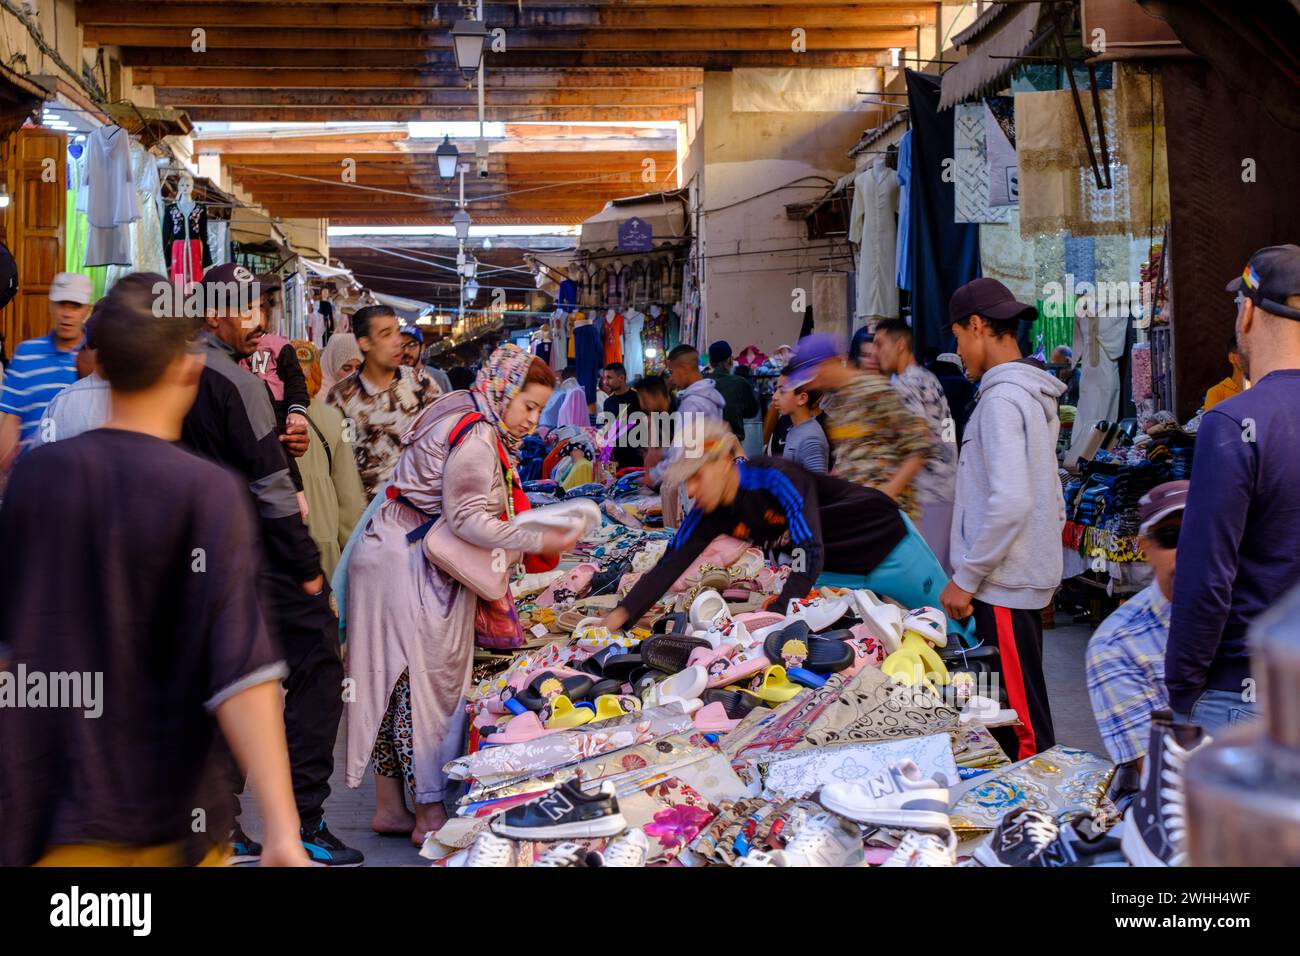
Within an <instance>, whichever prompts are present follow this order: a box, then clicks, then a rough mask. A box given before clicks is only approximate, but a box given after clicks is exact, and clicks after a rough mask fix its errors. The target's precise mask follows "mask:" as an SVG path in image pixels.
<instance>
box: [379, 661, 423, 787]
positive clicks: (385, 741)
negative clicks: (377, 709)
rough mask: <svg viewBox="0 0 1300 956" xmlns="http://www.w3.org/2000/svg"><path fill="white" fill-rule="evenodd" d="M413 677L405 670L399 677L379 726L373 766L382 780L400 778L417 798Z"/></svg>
mask: <svg viewBox="0 0 1300 956" xmlns="http://www.w3.org/2000/svg"><path fill="white" fill-rule="evenodd" d="M414 736H415V732H414V731H413V730H412V729H411V678H410V676H409V674H408V673H407V672H406V671H402V676H401V677H399V678H398V680H397V684H396V685H395V686H394V687H393V693H392V695H391V696H390V697H389V698H388V710H387V711H385V712H384V719H383V721H382V722H381V723H380V724H379V736H377V737H376V738H375V749H374V751H373V753H372V754H371V758H370V765H371V767H372V768H373V769H374V771H375V773H376V774H378V775H379V776H381V777H401V778H402V779H403V780H404V781H405V783H406V790H407V792H408V793H410V794H411V795H412V796H414V795H415V748H414V747H413V746H412V745H411V741H412V739H413V738H414Z"/></svg>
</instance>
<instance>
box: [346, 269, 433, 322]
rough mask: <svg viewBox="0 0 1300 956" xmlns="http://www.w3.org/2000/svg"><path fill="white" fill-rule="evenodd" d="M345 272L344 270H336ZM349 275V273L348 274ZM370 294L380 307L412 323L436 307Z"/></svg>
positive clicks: (412, 300)
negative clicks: (390, 310) (383, 306)
mask: <svg viewBox="0 0 1300 956" xmlns="http://www.w3.org/2000/svg"><path fill="white" fill-rule="evenodd" d="M337 271H346V270H337ZM348 274H349V275H351V273H348ZM370 294H371V295H372V296H374V299H375V301H376V302H378V303H379V304H380V305H386V306H388V307H389V308H390V309H392V310H393V311H395V312H396V313H397V314H398V315H399V316H401V317H402V318H403V319H411V320H412V321H414V320H415V319H418V318H419V317H420V316H422V315H428V314H429V313H430V312H433V311H436V309H437V307H436V306H435V305H433V304H432V303H429V302H421V301H420V300H419V299H404V298H402V297H401V296H397V295H388V294H386V293H384V292H375V291H374V290H373V289H372V290H371V291H370Z"/></svg>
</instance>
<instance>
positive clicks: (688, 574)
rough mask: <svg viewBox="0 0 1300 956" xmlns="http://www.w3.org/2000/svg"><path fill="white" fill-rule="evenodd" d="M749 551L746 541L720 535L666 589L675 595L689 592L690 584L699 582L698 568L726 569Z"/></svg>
mask: <svg viewBox="0 0 1300 956" xmlns="http://www.w3.org/2000/svg"><path fill="white" fill-rule="evenodd" d="M748 550H749V542H748V541H740V540H739V539H737V538H733V537H731V536H730V535H726V534H720V535H718V536H717V537H716V538H714V539H713V540H712V541H710V542H709V546H708V547H707V548H705V549H704V553H703V554H701V555H700V556H699V557H698V558H696V559H695V560H694V561H692V562H691V566H690V567H689V568H687V569H686V570H685V571H683V572H682V576H681V577H679V578H678V579H677V580H676V581H674V582H673V586H672V587H670V588H669V589H668V593H669V594H677V593H680V592H682V591H688V590H690V588H691V586H692V584H693V583H694V582H696V581H698V580H699V577H700V568H702V567H703V566H704V565H706V564H711V565H713V566H714V567H716V568H726V567H730V566H731V565H733V564H735V563H736V562H737V561H739V560H740V558H741V556H742V555H743V554H744V553H745V552H746V551H748Z"/></svg>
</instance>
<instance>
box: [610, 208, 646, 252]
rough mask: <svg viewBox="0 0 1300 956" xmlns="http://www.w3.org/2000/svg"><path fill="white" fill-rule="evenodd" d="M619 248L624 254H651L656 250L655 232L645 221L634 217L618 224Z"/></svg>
mask: <svg viewBox="0 0 1300 956" xmlns="http://www.w3.org/2000/svg"><path fill="white" fill-rule="evenodd" d="M618 247H619V249H620V250H622V251H623V252H649V251H650V250H651V249H653V248H654V230H652V229H651V228H650V223H648V222H646V221H645V220H644V219H638V218H636V217H635V216H633V217H632V218H631V219H628V220H625V221H624V222H620V223H619V224H618Z"/></svg>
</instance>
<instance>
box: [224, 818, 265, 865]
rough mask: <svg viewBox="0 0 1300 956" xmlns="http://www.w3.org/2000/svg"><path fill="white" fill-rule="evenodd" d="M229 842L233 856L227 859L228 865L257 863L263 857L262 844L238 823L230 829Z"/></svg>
mask: <svg viewBox="0 0 1300 956" xmlns="http://www.w3.org/2000/svg"><path fill="white" fill-rule="evenodd" d="M229 842H230V853H231V856H230V859H229V860H227V861H226V864H227V865H228V866H238V865H239V864H240V863H256V862H257V861H258V860H260V859H261V858H262V844H260V843H258V842H257V841H256V840H253V839H251V838H250V837H249V836H248V834H247V833H245V832H244V828H243V827H241V826H240V825H239V824H238V823H236V824H235V828H234V829H233V830H231V831H230V837H229Z"/></svg>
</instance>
